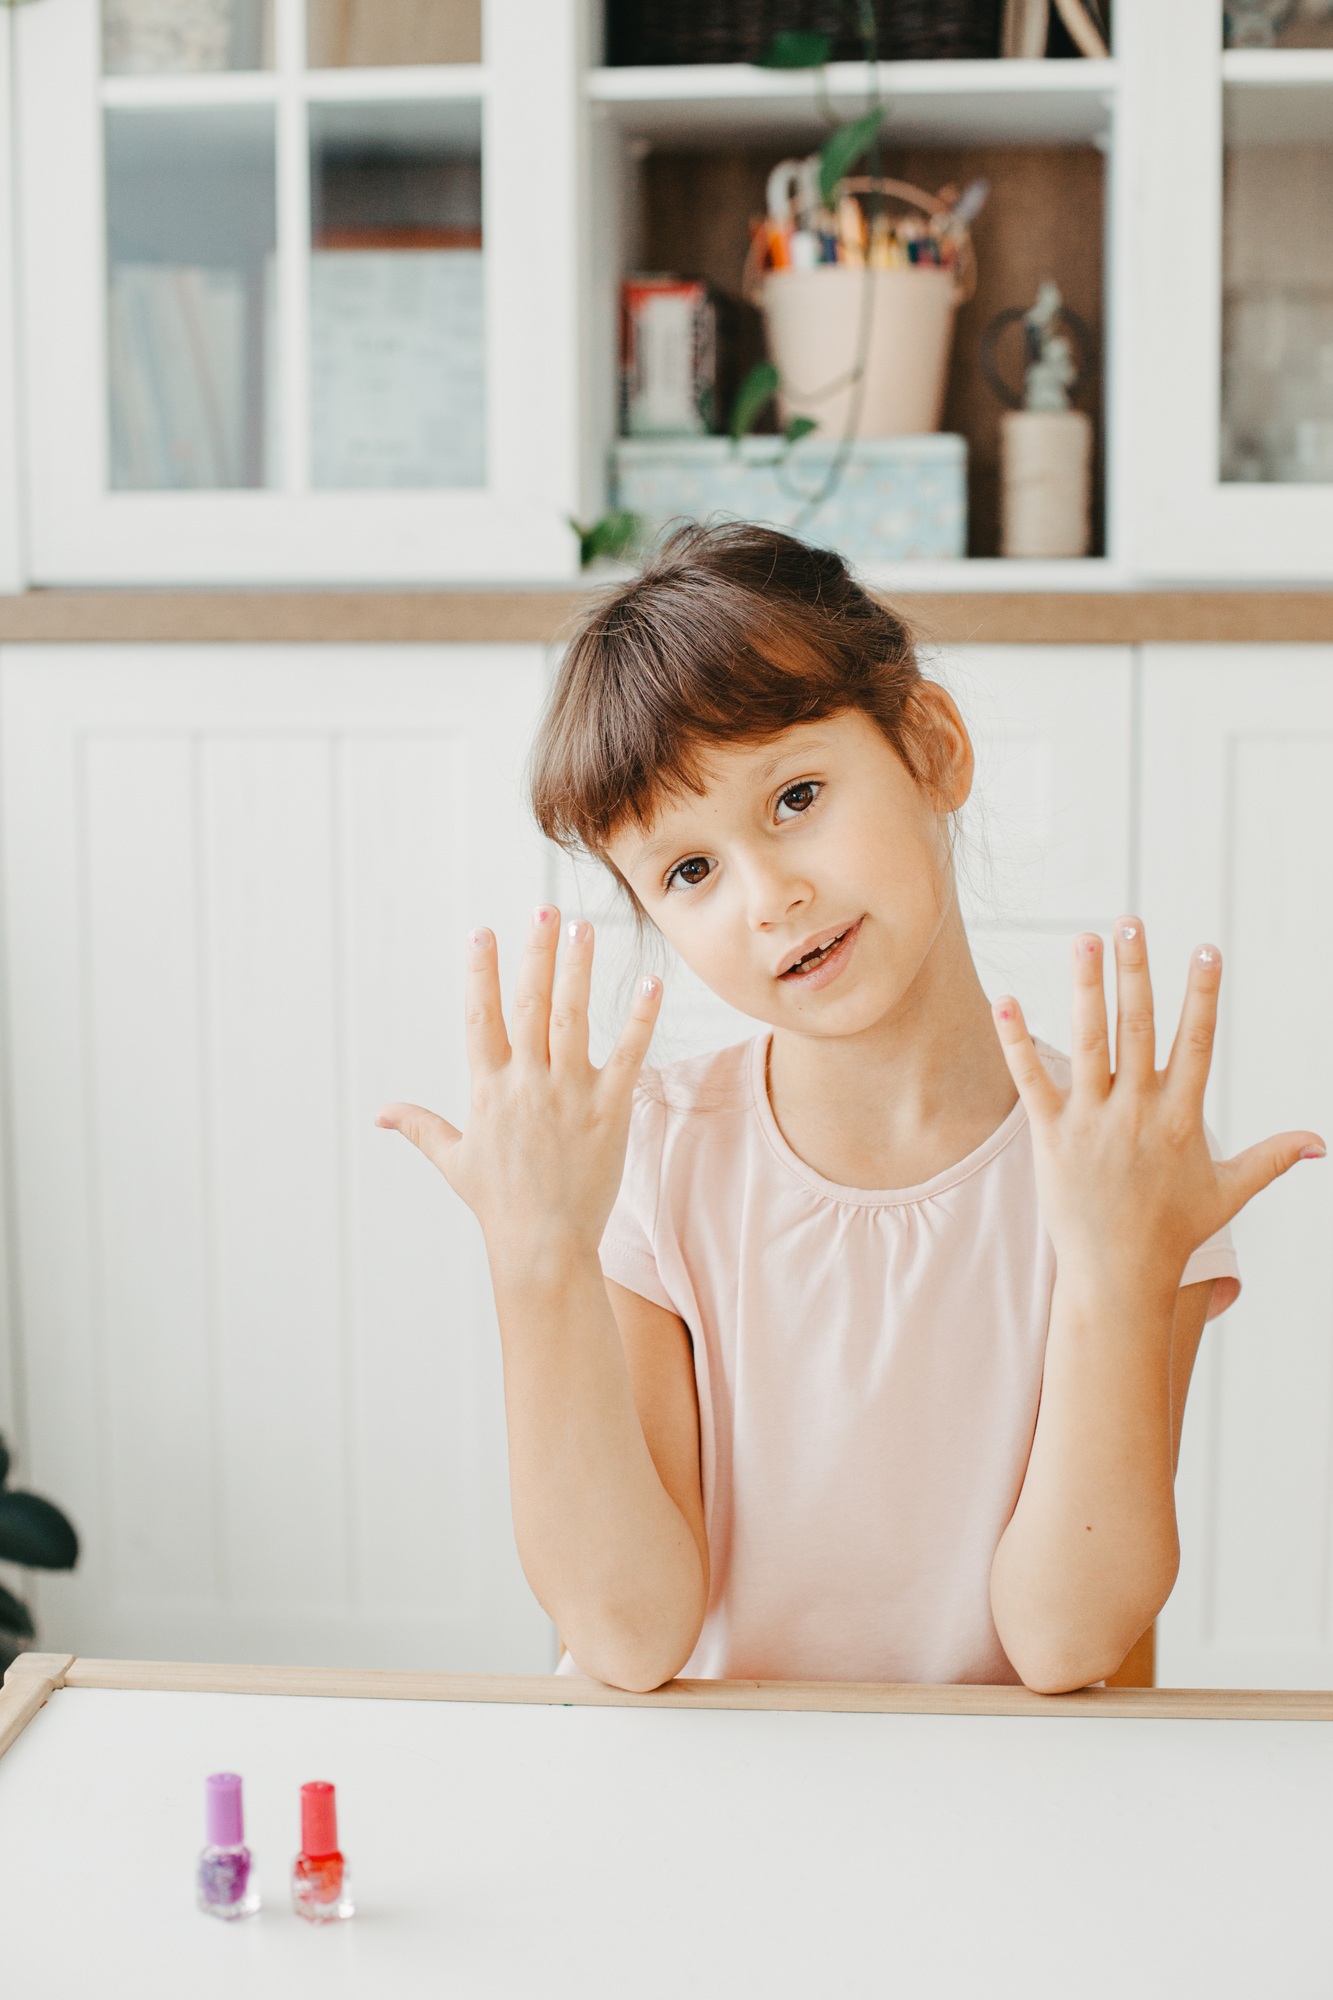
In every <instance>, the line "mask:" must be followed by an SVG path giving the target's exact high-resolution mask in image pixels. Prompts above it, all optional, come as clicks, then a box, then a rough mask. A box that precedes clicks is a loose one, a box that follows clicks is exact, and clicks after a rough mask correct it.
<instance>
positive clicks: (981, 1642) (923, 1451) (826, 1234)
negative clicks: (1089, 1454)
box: [601, 1035, 1240, 1682]
mask: <svg viewBox="0 0 1333 2000" xmlns="http://www.w3.org/2000/svg"><path fill="white" fill-rule="evenodd" d="M767 1047H768V1037H767V1036H766V1035H764V1036H760V1037H759V1038H758V1039H756V1040H755V1041H752V1042H747V1043H743V1044H741V1045H740V1046H739V1047H737V1048H731V1049H724V1050H722V1051H721V1052H720V1053H718V1054H716V1055H709V1056H704V1057H701V1058H697V1059H695V1060H693V1061H690V1062H684V1063H677V1064H674V1065H672V1066H671V1067H669V1068H667V1069H665V1070H663V1071H660V1072H657V1073H656V1074H650V1075H649V1076H647V1077H646V1079H645V1081H644V1083H643V1084H642V1085H641V1086H640V1089H639V1092H638V1095H637V1099H636V1103H635V1109H634V1119H633V1126H632V1130H631V1135H630V1144H629V1153H628V1157H627V1160H626V1164H625V1173H624V1179H623V1181H622V1184H621V1191H620V1198H619V1200H618V1201H617V1203H616V1207H615V1210H614V1211H613V1213H612V1216H611V1220H610V1222H609V1223H608V1225H607V1229H606V1234H605V1237H604V1238H603V1241H602V1249H601V1257H602V1267H603V1269H604V1271H605V1272H606V1275H607V1276H608V1277H609V1278H613V1279H614V1280H615V1281H616V1283H617V1284H621V1285H624V1286H627V1287H628V1289H629V1290H631V1291H634V1292H638V1293H640V1294H641V1295H642V1297H644V1298H646V1299H652V1300H655V1301H656V1303H657V1304H658V1305H660V1306H665V1307H666V1308H667V1309H668V1310H669V1311H671V1312H674V1313H678V1314H679V1315H680V1317H681V1318H682V1319H683V1320H684V1322H685V1325H686V1326H687V1327H688V1329H689V1332H690V1337H691V1339H692V1341H693V1344H694V1366H695V1374H696V1377H697V1380H698V1386H699V1412H700V1421H701V1429H702V1454H703V1497H704V1508H705V1516H706V1520H707V1527H708V1546H709V1552H710V1556H711V1563H712V1589H711V1593H710V1596H709V1602H708V1611H707V1615H706V1616H705V1619H704V1626H703V1631H702V1633H701V1634H700V1637H699V1643H698V1645H697V1647H696V1648H695V1651H694V1654H693V1656H692V1658H691V1659H690V1661H689V1663H688V1665H687V1666H686V1667H685V1668H684V1669H683V1672H684V1673H686V1674H690V1675H699V1676H706V1677H713V1676H718V1677H722V1678H725V1679H749V1678H755V1679H778V1680H853V1681H857V1680H866V1681H925V1682H948V1681H1014V1680H1016V1679H1017V1675H1016V1674H1015V1673H1014V1670H1013V1668H1012V1667H1011V1666H1010V1664H1009V1661H1008V1660H1007V1659H1006V1657H1005V1654H1004V1650H1003V1648H1002V1647H1001V1645H1000V1640H999V1635H998V1634H997V1632H996V1630H995V1625H994V1622H993V1621H992V1618H991V1612H990V1568H991V1560H992V1557H993V1556H994V1554H995V1549H996V1545H997V1544H998V1542H999V1539H1000V1536H1001V1534H1002V1533H1003V1532H1004V1528H1005V1526H1006V1524H1007V1522H1008V1520H1009V1517H1010V1515H1011V1514H1012V1512H1013V1509H1014V1503H1015V1501H1016V1500H1017V1498H1018V1493H1019V1489H1020V1487H1021V1485H1022V1482H1023V1476H1024V1473H1025V1472H1026V1470H1027V1461H1028V1453H1029V1450H1030V1449H1031V1444H1032V1433H1033V1427H1034V1425H1035V1423H1036V1419H1037V1400H1038V1397H1039V1395H1040V1392H1041V1376H1042V1361H1043V1355H1044V1352H1045V1347H1046V1330H1047V1323H1048V1321H1049V1317H1050V1305H1051V1290H1052V1285H1053V1283H1054V1278H1055V1257H1054V1252H1053V1250H1052V1248H1051V1244H1050V1240H1049V1238H1048V1237H1047V1235H1046V1232H1045V1230H1044V1228H1043V1227H1042V1222H1041V1217H1040V1215H1039V1213H1038V1209H1037V1191H1036V1184H1035V1180H1034V1175H1033V1165H1032V1145H1031V1138H1030V1134H1029V1130H1028V1123H1027V1116H1026V1113H1025V1112H1024V1111H1023V1108H1022V1106H1021V1105H1018V1106H1015V1108H1014V1110H1013V1111H1012V1112H1010V1114H1009V1116H1008V1117H1007V1118H1006V1119H1005V1121H1004V1123H1003V1124H1002V1125H1001V1126H1000V1128H999V1130H998V1131H996V1132H993V1133H992V1134H991V1136H990V1138H989V1139H987V1140H986V1141H985V1143H984V1144H983V1145H981V1146H979V1147H978V1148H977V1149H976V1151H975V1152H973V1153H970V1154H969V1155H968V1156H967V1158H966V1159H964V1160H960V1161H959V1162H958V1163H957V1165H956V1166H952V1167H949V1168H948V1169H947V1170H946V1171H945V1172H944V1173H942V1174H937V1175H936V1176H935V1178H934V1179H933V1180H929V1181H926V1182H924V1183H923V1184H922V1185H921V1186H920V1187H913V1188H901V1189H895V1190H889V1191H884V1190H881V1191H878V1192H874V1193H869V1192H866V1191H865V1190H863V1189H860V1188H848V1187H840V1186H839V1185H838V1184H837V1183H836V1182H834V1181H828V1180H825V1179H824V1178H823V1176H822V1175H820V1174H817V1173H815V1172H814V1171H813V1169H812V1168H810V1167H808V1166H806V1165H805V1164H804V1162H803V1161H802V1160H800V1159H798V1158H797V1156H796V1154H795V1153H794V1152H793V1151H792V1149H791V1147H790V1146H789V1145H788V1144H787V1142H786V1141H785V1139H784V1138H783V1137H782V1134H781V1132H780V1131H779V1130H778V1126H777V1122H776V1120H775V1119H774V1117H773V1112H772V1108H771V1106H770V1105H769V1101H768V1092H767V1088H766V1085H765V1074H766V1055H767ZM1041 1053H1042V1059H1043V1061H1044V1062H1045V1063H1046V1065H1047V1068H1048V1069H1049V1070H1050V1071H1051V1073H1052V1075H1053V1076H1054V1077H1055V1079H1056V1081H1057V1082H1059V1083H1061V1084H1062V1085H1063V1084H1065V1083H1067V1081H1068V1063H1067V1061H1066V1059H1065V1058H1064V1057H1063V1056H1059V1055H1056V1054H1055V1052H1054V1051H1053V1050H1050V1049H1046V1048H1043V1049H1042V1052H1041ZM1208 1278H1211V1279H1214V1280H1215V1281H1217V1282H1216V1283H1215V1285H1214V1291H1213V1297H1212V1303H1211V1309H1210V1317H1211V1316H1212V1314H1213V1313H1216V1312H1220V1311H1221V1310H1222V1309H1223V1307H1225V1306H1228V1305H1230V1304H1231V1302H1232V1300H1233V1299H1234V1298H1235V1296H1236V1293H1237V1292H1238V1290H1239V1289H1240V1286H1239V1278H1238V1272H1237V1266H1236V1259H1235V1254H1234V1252H1233V1251H1232V1248H1231V1243H1230V1239H1229V1237H1228V1236H1227V1235H1226V1234H1225V1232H1224V1233H1223V1234H1221V1235H1219V1236H1216V1237H1214V1238H1213V1239H1212V1240H1211V1241H1210V1242H1208V1243H1206V1244H1205V1245H1204V1246H1203V1247H1202V1248H1201V1249H1200V1250H1198V1251H1196V1253H1195V1255H1194V1256H1193V1257H1192V1258H1191V1259H1190V1262H1189V1265H1188V1267H1187V1268H1186V1271H1185V1276H1184V1280H1183V1282H1184V1283H1186V1284H1192V1283H1195V1282H1197V1281H1199V1280H1200V1279H1208Z"/></svg>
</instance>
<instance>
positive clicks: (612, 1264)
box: [600, 1071, 679, 1312]
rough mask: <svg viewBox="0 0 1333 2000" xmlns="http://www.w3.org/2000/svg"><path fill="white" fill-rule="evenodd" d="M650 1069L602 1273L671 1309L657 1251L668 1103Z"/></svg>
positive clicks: (606, 1237) (633, 1118) (634, 1117)
mask: <svg viewBox="0 0 1333 2000" xmlns="http://www.w3.org/2000/svg"><path fill="white" fill-rule="evenodd" d="M656 1081H657V1079H656V1077H655V1076H654V1074H653V1073H652V1072H651V1071H649V1072H648V1073H647V1075H646V1077H645V1079H644V1081H643V1082H642V1083H641V1084H640V1085H639V1087H638V1089H637V1090H636V1091H635V1093H634V1109H633V1112H632V1113H631V1115H630V1128H629V1144H628V1146H627V1148H626V1151H625V1171H624V1173H623V1174H622V1175H621V1179H620V1193H619V1194H618V1195H617V1197H616V1205H615V1207H614V1208H613V1209H612V1211H611V1217H610V1220H609V1221H608V1223H607V1225H606V1229H605V1231H604V1233H603V1236H602V1243H601V1252H600V1254H601V1260H602V1274H603V1276H604V1277H607V1278H610V1279H611V1280H612V1282H613V1283H614V1284H617V1285H623V1286H624V1287H625V1289H626V1291H629V1292H637V1293H638V1294H639V1297H640V1298H643V1299H649V1300H651V1302H652V1304H653V1305H655V1306H662V1307H663V1308H664V1309H665V1310H666V1311H667V1312H676V1311H678V1310H679V1308H678V1307H677V1306H676V1303H675V1301H674V1300H673V1299H672V1298H671V1296H670V1294H669V1293H668V1291H667V1289H666V1286H665V1285H664V1284H663V1283H662V1279H661V1275H660V1273H659V1272H658V1268H657V1257H656V1254H655V1252H654V1249H653V1237H654V1231H655V1228H656V1223H657V1201H658V1190H659V1187H660V1185H661V1173H662V1142H663V1136H664V1127H665V1120H666V1106H665V1103H664V1102H663V1100H662V1096H661V1092H660V1090H659V1089H657V1088H655V1086H656Z"/></svg>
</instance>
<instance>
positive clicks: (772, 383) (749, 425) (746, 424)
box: [730, 361, 778, 444]
mask: <svg viewBox="0 0 1333 2000" xmlns="http://www.w3.org/2000/svg"><path fill="white" fill-rule="evenodd" d="M777 392H778V371H777V369H776V368H775V367H774V366H773V363H772V362H771V361H757V362H756V363H755V365H754V367H753V368H752V369H751V370H750V372H749V374H748V375H747V376H746V377H745V380H744V381H743V382H742V383H741V386H740V388H739V389H738V390H737V391H736V400H735V402H734V403H733V404H732V406H731V425H730V429H731V435H732V438H733V440H734V441H735V442H736V443H737V444H739V443H740V441H741V439H742V438H743V437H744V436H745V434H746V432H747V431H752V430H753V429H754V427H755V425H756V424H757V423H758V421H759V419H760V417H761V416H762V415H763V413H764V411H765V410H766V409H767V408H768V405H769V404H770V403H771V402H772V400H773V398H774V396H776V394H777Z"/></svg>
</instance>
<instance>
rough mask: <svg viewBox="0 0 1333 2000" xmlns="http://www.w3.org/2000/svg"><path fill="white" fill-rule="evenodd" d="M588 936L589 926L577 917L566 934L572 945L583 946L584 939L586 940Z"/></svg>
mask: <svg viewBox="0 0 1333 2000" xmlns="http://www.w3.org/2000/svg"><path fill="white" fill-rule="evenodd" d="M587 935H588V926H587V924H585V923H584V922H583V920H582V918H581V917H575V919H574V921H573V923H572V924H571V925H570V927H569V930H568V931H567V932H566V936H567V937H568V938H569V942H570V943H571V944H582V943H583V940H584V938H586V937H587Z"/></svg>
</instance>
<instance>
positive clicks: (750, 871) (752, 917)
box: [741, 845, 815, 931]
mask: <svg viewBox="0 0 1333 2000" xmlns="http://www.w3.org/2000/svg"><path fill="white" fill-rule="evenodd" d="M741 875H742V880H743V883H744V891H745V911H746V919H747V921H748V923H749V926H750V929H751V930H752V931H767V930H773V929H775V928H776V927H777V926H778V925H779V924H785V923H787V922H789V921H790V919H791V918H792V917H793V916H794V915H796V914H797V913H798V912H799V911H801V910H803V909H806V908H808V907H809V905H810V904H811V903H813V901H814V898H815V892H814V888H813V885H812V884H811V883H810V882H808V881H807V880H806V879H805V877H804V876H803V875H800V874H798V873H796V872H795V871H794V870H793V869H792V868H791V867H790V865H789V864H788V862H787V859H786V857H785V856H784V855H783V854H782V853H781V851H780V850H779V851H775V850H774V848H772V847H769V846H767V845H765V846H764V847H763V848H761V849H757V850H754V851H752V852H751V853H749V854H747V855H746V856H745V857H744V860H743V862H742V864H741Z"/></svg>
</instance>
